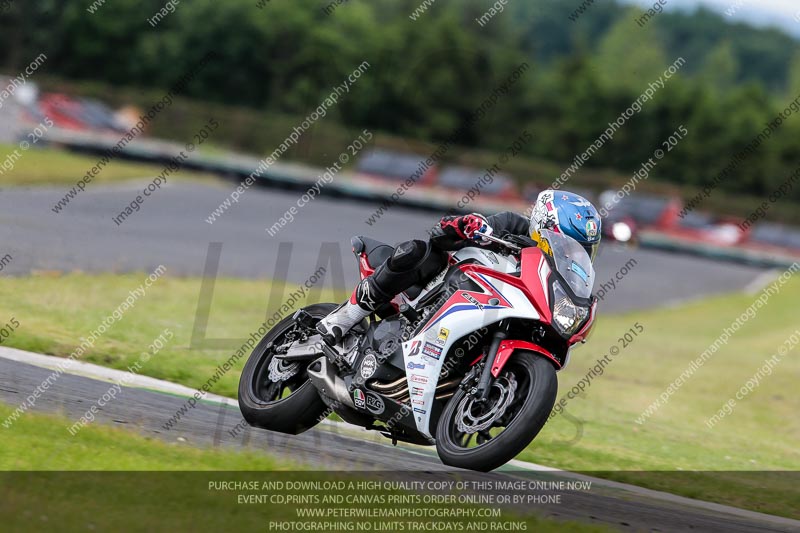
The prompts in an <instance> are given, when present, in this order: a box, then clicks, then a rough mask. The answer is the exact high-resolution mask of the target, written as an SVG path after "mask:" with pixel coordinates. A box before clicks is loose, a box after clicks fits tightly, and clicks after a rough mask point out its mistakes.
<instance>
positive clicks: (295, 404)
mask: <svg viewBox="0 0 800 533" xmlns="http://www.w3.org/2000/svg"><path fill="white" fill-rule="evenodd" d="M335 308H336V304H315V305H311V306H308V307H306V308H304V309H305V311H306V312H308V313H309V314H310V315H311V316H312V317H314V318H315V319H321V318H322V317H324V316H326V315H327V314H328V313H330V312H331V311H333V310H334V309H335ZM300 334H301V332H300V331H299V329H298V327H297V325H296V324H295V323H294V321H293V320H292V317H286V318H284V319H283V320H281V321H280V322H279V323H278V324H276V325H275V327H274V328H272V329H271V330H270V331H269V332H268V333H267V334H266V335H265V336H264V338H263V339H261V342H259V343H258V345H257V346H256V347H255V349H254V350H253V353H252V354H251V355H250V358H249V359H248V360H247V363H246V364H245V365H244V369H243V370H242V376H241V377H240V378H239V409H240V410H241V411H242V416H243V417H244V419H245V420H247V422H248V423H249V424H250V425H251V426H256V427H260V428H264V429H268V430H271V431H279V432H281V433H289V434H292V435H297V434H298V433H302V432H303V431H305V430H307V429H309V428H311V427H313V426H315V425H316V424H317V423H318V422H320V417H321V416H322V414H323V413H324V412H325V409H326V406H325V403H324V402H323V401H322V399H321V398H320V396H319V393H317V389H316V388H314V386H313V385H312V384H311V382H310V381H309V379H308V374H307V372H306V367H307V365H308V363H299V362H298V363H286V362H285V361H283V360H281V359H280V358H276V357H275V351H276V349H277V348H279V347H280V346H281V345H285V344H286V343H289V342H291V341H292V340H296V339H297V338H298V336H299V335H300Z"/></svg>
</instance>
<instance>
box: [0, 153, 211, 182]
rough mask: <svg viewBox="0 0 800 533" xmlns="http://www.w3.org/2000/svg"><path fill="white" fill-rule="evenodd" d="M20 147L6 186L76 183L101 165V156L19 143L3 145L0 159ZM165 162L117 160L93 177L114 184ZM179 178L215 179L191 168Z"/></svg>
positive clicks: (150, 172) (145, 173)
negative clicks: (38, 147)
mask: <svg viewBox="0 0 800 533" xmlns="http://www.w3.org/2000/svg"><path fill="white" fill-rule="evenodd" d="M15 149H17V150H18V154H19V156H20V157H19V158H18V159H16V158H15V159H16V162H15V163H14V166H13V168H12V169H11V170H9V171H8V172H6V173H4V174H3V183H4V184H5V185H25V186H38V185H61V184H63V185H75V183H76V182H77V181H78V180H80V179H81V178H82V177H83V176H84V175H85V174H86V172H88V171H89V170H91V169H92V167H93V166H95V165H96V164H97V161H98V159H99V158H98V156H86V155H78V154H74V153H71V152H64V151H61V150H50V149H42V150H36V149H30V150H28V151H25V152H23V151H21V150H19V148H17V147H16V146H11V145H8V144H0V161H5V160H6V158H7V157H9V156H10V155H12V154H13V153H14V150H15ZM163 169H164V168H163V165H150V164H144V163H132V162H130V161H125V160H121V159H115V160H113V161H112V162H110V163H109V164H108V165H107V166H105V167H103V169H102V171H101V172H100V173H99V174H97V176H96V177H95V178H93V180H92V183H106V184H108V183H114V182H119V181H124V180H130V179H140V178H147V177H152V176H156V175H158V174H160V173H161V171H162V170H163ZM176 178H193V179H194V178H208V179H210V178H212V175H211V174H203V173H198V172H193V171H190V170H185V169H184V170H181V172H180V173H179V174H177V175H176Z"/></svg>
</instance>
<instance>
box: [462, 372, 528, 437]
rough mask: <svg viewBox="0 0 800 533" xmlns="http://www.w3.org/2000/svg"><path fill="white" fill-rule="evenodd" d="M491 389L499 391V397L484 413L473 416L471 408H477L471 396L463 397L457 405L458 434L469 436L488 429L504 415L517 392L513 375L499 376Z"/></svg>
mask: <svg viewBox="0 0 800 533" xmlns="http://www.w3.org/2000/svg"><path fill="white" fill-rule="evenodd" d="M492 389H499V396H498V397H497V401H496V402H495V403H494V405H492V408H491V409H489V410H488V411H486V412H484V413H481V414H478V415H475V414H473V408H475V407H478V406H476V405H475V398H473V397H472V396H464V398H463V399H462V400H461V401H460V402H459V403H458V407H456V428H457V429H458V430H459V431H460V432H462V433H468V434H469V433H477V432H478V431H483V430H485V429H488V428H490V427H492V424H494V423H495V422H496V421H497V420H498V419H500V418H501V417H502V416H503V415H504V414H505V413H506V410H507V409H508V406H509V405H511V402H513V401H514V395H515V394H516V392H517V380H516V378H515V377H514V374H512V373H511V372H506V373H505V374H503V375H502V376H500V377H499V378H498V379H497V380H495V382H494V383H493V384H492ZM479 410H480V409H479Z"/></svg>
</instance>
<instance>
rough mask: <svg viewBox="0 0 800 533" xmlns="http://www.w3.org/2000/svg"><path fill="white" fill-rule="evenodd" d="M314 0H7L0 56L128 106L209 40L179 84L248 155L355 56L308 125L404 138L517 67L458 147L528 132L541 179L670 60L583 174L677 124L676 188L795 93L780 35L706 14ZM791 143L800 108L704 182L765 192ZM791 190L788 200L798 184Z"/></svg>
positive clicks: (779, 176)
mask: <svg viewBox="0 0 800 533" xmlns="http://www.w3.org/2000/svg"><path fill="white" fill-rule="evenodd" d="M329 3H330V2H328V1H325V0H322V1H315V0H270V1H269V2H265V4H264V7H263V8H259V7H257V5H256V4H257V1H256V0H225V2H214V1H210V0H197V1H191V2H190V1H187V0H184V1H183V2H181V3H180V4H178V5H177V10H176V12H175V13H173V14H171V15H169V16H167V17H166V18H165V19H164V20H163V21H162V22H161V23H160V24H159V25H158V26H157V27H156V28H153V27H151V26H150V25H149V24H148V23H147V18H150V17H152V16H153V15H154V14H155V13H156V12H157V11H158V10H159V9H160V8H161V7H163V5H164V1H163V0H108V1H107V2H106V3H105V4H104V5H102V6H101V7H100V8H99V9H98V10H97V12H96V13H94V14H90V13H89V12H88V11H87V7H88V6H89V5H90V4H91V2H90V1H89V0H79V1H67V0H37V2H22V1H21V0H17V1H16V2H14V3H13V4H12V6H11V8H10V9H9V10H8V11H7V12H5V13H3V14H2V15H0V65H2V68H3V70H4V71H6V72H7V73H16V72H20V71H21V70H22V69H24V67H25V66H26V65H27V64H28V63H29V62H30V61H31V60H32V59H33V58H34V57H36V56H37V55H38V54H39V53H42V52H44V53H46V54H47V56H48V60H47V62H46V64H45V66H44V68H43V69H42V71H40V72H39V73H37V74H36V78H37V81H40V82H42V85H43V86H44V87H48V88H58V87H72V88H75V87H80V88H81V90H82V92H83V93H88V94H94V95H95V96H100V97H102V98H104V99H105V100H106V101H110V102H112V103H117V104H122V103H125V101H122V100H123V99H127V101H131V100H132V101H134V103H137V104H139V105H142V106H143V107H144V106H145V105H146V104H147V102H148V101H149V102H153V101H154V100H155V99H156V98H158V97H159V95H160V94H163V92H164V91H165V90H166V89H167V88H168V87H170V86H171V85H172V84H173V83H175V82H176V81H177V80H178V79H179V78H180V77H181V76H182V75H183V74H184V73H186V72H188V71H190V70H192V68H193V66H194V65H195V64H197V63H198V62H199V61H200V60H201V58H203V56H204V55H205V54H207V53H208V52H209V51H212V50H213V51H214V52H215V54H216V59H215V60H214V61H213V62H212V63H210V64H208V65H207V66H206V67H205V68H203V69H202V70H201V71H200V72H198V74H197V76H196V77H195V78H194V79H193V80H192V82H191V83H190V84H189V85H188V87H187V88H186V90H185V92H184V96H185V97H186V98H187V99H190V100H191V101H194V102H195V104H194V105H195V106H196V102H197V101H202V102H204V103H203V107H204V108H206V109H216V110H221V111H224V112H225V113H226V116H227V117H228V118H229V119H230V120H228V121H227V122H228V123H227V124H226V125H225V128H224V129H223V131H224V132H225V135H226V143H227V144H228V145H229V146H230V147H234V148H240V149H246V150H249V151H258V152H259V153H264V152H267V151H271V150H272V149H273V148H274V146H275V145H276V143H277V142H279V141H280V139H282V138H283V137H285V136H286V134H287V133H288V132H289V131H290V130H291V127H292V125H293V124H296V123H297V122H296V121H297V118H298V117H300V118H302V117H303V116H305V115H306V114H307V113H308V112H309V111H310V110H311V109H313V108H315V107H316V106H317V105H318V104H319V103H320V102H321V100H322V99H324V97H325V96H326V95H327V94H329V93H330V91H331V89H332V87H333V86H335V85H338V84H340V83H342V81H343V80H344V79H345V78H346V76H347V75H348V74H349V73H350V72H352V71H353V69H354V68H356V67H357V66H358V65H359V64H360V63H361V62H363V61H368V62H369V63H370V65H371V68H370V69H369V70H368V71H367V73H365V74H364V75H363V76H362V77H361V79H360V80H359V81H358V82H357V83H356V84H355V85H354V87H353V88H352V91H351V93H350V94H349V95H348V96H347V97H346V98H343V99H342V100H341V102H340V104H339V105H338V106H336V107H335V109H333V110H332V111H331V113H330V114H329V115H328V116H327V117H326V118H325V120H324V123H325V126H324V127H325V128H327V129H328V130H329V131H334V130H339V129H341V130H342V131H347V129H350V128H362V127H368V128H370V129H373V130H375V131H378V132H383V133H384V134H387V135H390V136H394V137H397V138H403V139H408V140H409V142H411V143H412V145H413V142H415V141H419V142H427V143H430V142H436V141H440V140H443V139H446V138H448V137H449V136H450V135H451V134H452V132H453V131H454V130H457V129H458V128H459V127H460V125H461V124H464V123H465V121H466V120H467V118H468V116H469V114H470V112H471V111H472V110H473V109H475V107H476V106H478V105H480V103H481V102H482V101H483V100H484V99H485V98H486V97H487V96H489V95H490V94H491V93H492V91H493V90H494V88H495V87H497V86H498V84H500V83H501V82H502V81H503V80H504V79H505V78H506V77H507V76H508V75H509V74H510V73H511V72H513V71H514V69H515V68H516V67H517V65H519V64H520V63H522V62H528V63H529V65H530V68H529V69H528V70H527V72H526V73H525V74H524V75H523V77H522V79H521V80H520V81H519V82H518V83H517V84H515V85H514V86H513V87H512V88H511V90H510V91H509V94H508V95H506V96H505V97H501V98H500V100H499V101H498V104H497V106H496V108H495V109H494V111H493V112H492V114H491V116H487V117H486V118H485V119H484V120H481V121H479V122H477V123H475V124H473V125H472V126H471V127H470V128H468V129H466V131H465V132H464V135H463V136H462V137H461V138H460V139H459V144H460V145H461V146H463V147H465V148H469V149H477V148H479V149H483V150H495V149H503V148H505V147H506V146H507V145H508V144H509V143H510V142H512V141H513V140H514V139H515V138H516V137H517V135H519V133H520V132H521V131H522V130H525V129H527V130H528V131H529V132H531V133H532V134H533V137H534V140H535V142H533V143H530V144H528V145H527V146H526V147H525V149H526V150H527V154H526V155H528V156H530V157H531V158H532V160H534V161H541V162H542V166H541V168H542V169H546V171H547V172H549V173H551V175H550V176H538V179H539V180H540V181H544V182H549V181H550V180H552V179H553V178H554V177H555V175H554V174H555V173H560V171H561V170H563V169H564V168H565V167H566V166H567V165H568V164H569V163H570V162H571V161H572V159H573V158H574V157H575V155H576V154H578V153H581V152H583V151H584V150H585V149H586V147H587V146H588V145H589V144H591V143H592V142H593V141H594V140H595V139H596V138H597V137H598V135H599V134H600V133H602V131H603V130H604V129H605V128H606V127H607V123H608V122H610V121H612V120H615V119H616V117H618V116H619V114H620V113H621V112H622V111H623V110H625V109H626V108H627V107H628V106H629V105H630V104H631V102H633V100H635V99H636V98H637V97H638V96H639V95H640V94H641V93H642V91H644V89H645V88H646V87H647V85H648V83H650V82H654V81H655V80H657V79H658V77H659V76H660V75H661V74H662V73H663V71H664V69H665V68H667V67H668V66H669V65H670V64H672V63H673V62H674V61H675V60H676V59H677V58H678V57H679V56H680V57H683V58H684V59H685V60H686V64H685V65H684V67H683V68H682V69H681V71H680V74H679V75H678V76H676V77H674V78H673V79H671V80H670V81H668V82H667V85H666V87H665V88H664V89H663V90H661V91H659V92H658V93H657V95H656V97H655V99H654V100H652V101H650V102H648V103H647V104H645V107H644V109H643V111H642V112H641V113H640V114H639V115H637V116H636V117H634V118H633V119H631V120H630V121H629V122H628V123H627V124H626V125H625V126H624V127H623V128H622V129H621V130H620V131H619V132H618V133H617V134H616V136H615V137H614V140H613V142H611V143H609V144H607V145H606V146H604V147H603V148H602V149H601V150H599V151H598V152H597V153H596V154H595V155H594V156H593V157H592V158H591V160H590V161H589V162H588V163H587V169H595V170H597V169H614V170H616V171H621V172H631V171H634V170H636V169H637V168H638V167H639V166H640V165H641V164H642V162H643V161H645V160H647V159H648V158H649V157H650V156H651V155H652V153H653V150H655V149H656V148H658V147H659V146H660V144H661V142H662V141H664V140H665V139H666V138H667V137H668V136H669V135H670V134H672V133H673V131H675V129H676V128H677V127H678V126H679V125H681V124H684V125H685V126H686V127H687V128H688V129H689V138H688V139H687V140H686V141H685V142H681V143H680V144H679V146H678V148H677V149H676V150H674V151H673V152H671V153H670V154H669V156H668V157H667V158H665V159H664V160H663V161H662V162H661V163H660V164H659V167H658V178H659V179H660V180H662V181H665V182H667V183H671V184H676V185H679V186H682V187H686V188H688V189H694V188H698V187H702V186H703V185H705V184H708V183H710V182H711V180H712V179H713V178H714V176H715V175H716V174H717V173H718V172H720V171H721V170H722V169H723V168H725V167H726V166H727V165H728V164H729V163H730V161H731V159H732V157H733V155H734V154H735V153H737V152H738V151H739V150H740V149H742V148H743V147H744V146H745V145H747V144H748V143H749V142H751V141H752V140H753V139H754V138H755V137H756V136H757V135H758V133H759V132H760V131H762V130H763V129H764V128H765V127H766V125H767V123H768V122H770V121H772V120H773V119H774V118H775V117H776V115H777V113H778V112H779V111H781V110H783V109H784V108H785V107H786V106H787V105H788V104H789V103H790V102H791V101H793V100H794V99H795V98H796V97H797V96H798V95H800V46H798V44H799V43H798V42H797V41H796V40H794V39H793V38H792V37H790V36H788V35H786V34H784V33H781V32H779V31H777V30H773V29H757V28H753V27H749V26H746V25H742V24H731V23H730V22H729V21H726V20H724V17H722V16H720V15H717V14H714V13H711V12H709V11H704V10H700V11H698V12H695V13H691V14H690V13H662V14H660V15H658V16H657V17H655V18H654V19H652V20H651V21H650V22H648V24H647V25H646V26H645V27H639V26H638V25H637V24H636V19H637V18H638V17H639V16H641V14H642V10H641V9H639V8H636V7H631V6H629V5H623V4H619V3H616V2H614V1H608V2H598V3H595V4H593V5H592V6H591V7H590V8H589V10H588V11H587V12H585V13H584V14H583V15H582V16H581V17H580V18H579V19H578V20H577V21H576V22H573V21H571V20H570V19H569V15H570V14H571V13H572V12H573V10H574V9H575V8H576V7H577V5H578V4H579V2H578V0H567V1H558V2H556V1H550V0H547V1H534V2H529V1H522V0H518V1H511V2H509V3H508V5H507V6H506V9H505V12H503V13H500V14H498V15H496V16H495V17H493V18H492V19H491V20H490V21H489V22H488V23H486V24H485V26H484V27H481V26H479V25H478V23H477V22H476V20H475V19H476V18H478V17H480V16H481V15H482V14H483V13H484V12H485V11H486V9H487V8H488V6H489V4H488V3H486V2H481V1H478V0H439V1H438V2H436V3H435V4H434V5H433V6H432V7H431V8H430V9H429V10H428V12H426V13H424V14H423V15H421V16H420V17H419V19H418V20H417V21H412V20H410V18H409V16H408V15H409V14H410V13H412V12H413V11H414V9H415V8H416V7H418V6H419V1H418V0H369V1H367V0H349V1H347V2H345V3H343V4H341V5H338V6H337V7H336V8H335V10H334V11H333V12H332V13H331V14H326V12H325V10H324V8H325V6H326V5H328V4H329ZM110 86H113V87H114V88H115V89H114V91H109V87H110ZM111 93H113V94H111ZM148 98H149V100H148ZM191 109H192V107H191V106H190V104H189V103H184V104H176V106H175V109H174V110H173V111H172V115H170V116H171V117H172V118H171V120H170V121H169V123H167V124H163V123H162V124H161V125H160V126H158V127H159V128H161V129H162V131H160V132H159V131H156V132H154V133H161V134H163V135H165V136H167V137H171V136H172V137H174V136H175V132H174V131H171V129H174V128H177V127H180V126H179V125H180V124H183V123H184V119H185V122H191V120H193V117H194V114H193V113H192V111H191ZM799 115H800V114H799ZM162 122H163V121H162ZM798 137H800V116H792V117H790V118H789V119H787V120H785V121H784V123H783V125H782V126H781V128H780V129H779V131H778V132H776V133H775V134H774V135H773V136H772V138H771V139H770V140H769V141H768V142H766V143H764V144H763V145H762V146H761V147H760V148H759V149H758V151H757V152H756V153H754V154H753V155H752V156H750V157H749V158H748V159H747V160H746V161H745V162H743V163H742V164H741V165H740V166H739V167H738V168H737V169H736V170H735V172H734V174H733V175H732V177H731V178H730V179H728V180H725V181H724V182H723V183H721V184H720V188H722V189H724V190H727V191H729V192H731V193H734V194H747V195H755V196H759V195H768V194H769V193H770V192H772V191H773V190H774V189H775V187H776V186H777V185H778V184H779V183H781V182H782V181H784V180H785V179H786V177H787V176H788V175H789V174H791V173H792V172H793V171H794V170H795V168H797V166H798V164H800V146H798V143H797V139H798ZM349 139H350V137H349V136H347V135H342V136H341V143H343V144H340V145H339V146H337V147H335V148H334V147H333V146H331V147H330V148H331V150H328V149H327V147H326V149H325V150H323V152H325V153H327V154H330V153H332V152H333V150H334V149H335V150H336V151H337V152H338V150H341V149H342V148H343V147H344V146H345V145H346V143H347V141H348V140H349ZM332 144H336V143H332ZM543 171H544V170H543ZM598 172H599V171H598ZM792 195H793V198H794V199H800V189H795V190H794V191H792Z"/></svg>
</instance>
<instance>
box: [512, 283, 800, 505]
mask: <svg viewBox="0 0 800 533" xmlns="http://www.w3.org/2000/svg"><path fill="white" fill-rule="evenodd" d="M755 298H756V296H748V295H744V294H736V295H729V296H723V297H717V298H713V299H710V300H707V301H700V302H696V303H691V304H687V305H684V306H681V307H679V308H674V309H668V310H656V311H649V312H638V313H634V314H626V315H618V316H608V315H606V316H604V315H603V314H602V311H601V313H600V318H599V323H598V325H597V328H596V330H595V331H594V332H593V334H592V336H591V339H590V340H589V342H588V344H587V345H586V346H584V347H582V348H580V349H579V350H576V351H575V353H574V354H573V357H572V362H571V364H570V367H569V368H568V369H567V370H565V371H564V372H562V373H561V374H560V376H559V399H560V398H561V395H563V394H566V393H567V391H568V390H569V389H570V388H571V387H572V386H574V385H575V384H577V382H578V381H579V380H580V379H581V378H582V377H584V376H585V375H586V373H587V372H588V371H589V370H590V369H591V368H592V366H594V365H595V363H596V360H597V358H599V357H602V356H603V355H604V354H606V353H608V350H609V348H610V347H611V346H614V345H619V344H620V343H619V341H618V339H619V337H620V336H621V335H623V334H624V333H625V332H626V331H628V330H629V328H631V327H632V326H633V323H634V322H637V321H638V322H640V323H641V324H642V325H643V326H644V327H645V331H644V332H643V333H642V334H640V335H639V336H638V337H636V339H635V340H634V342H633V343H632V344H630V345H629V346H628V347H627V348H626V349H624V350H622V351H621V352H620V354H619V355H617V356H616V357H615V358H614V359H613V360H612V362H611V363H610V364H609V365H608V366H607V367H606V369H605V372H604V374H603V375H602V376H600V377H596V378H594V380H593V382H592V385H591V386H590V387H589V388H587V389H586V391H585V392H584V393H582V394H581V395H579V396H578V397H576V398H574V399H572V400H568V401H569V403H568V404H567V406H566V410H567V412H568V413H569V415H571V416H567V417H563V416H557V417H556V418H554V419H553V420H551V422H550V423H548V425H547V426H546V427H545V429H544V430H543V431H542V433H541V434H540V435H539V437H538V438H537V439H536V441H535V442H534V444H533V445H532V446H530V447H529V448H528V449H527V450H525V452H523V453H522V454H521V455H520V458H521V459H525V460H529V461H534V462H539V463H543V464H547V465H550V466H556V467H562V468H567V469H570V470H603V471H618V472H604V473H603V474H602V475H603V476H604V477H610V478H613V479H617V480H620V481H629V482H632V483H635V484H639V485H644V486H648V487H652V488H656V489H661V490H668V491H673V492H678V493H680V494H684V495H687V496H690V497H696V498H701V499H708V500H714V501H719V502H722V503H729V504H733V505H739V506H743V507H748V508H751V509H756V510H761V511H765V512H772V513H776V514H782V515H787V516H789V515H791V516H794V517H800V514H798V509H800V495H798V493H797V488H796V481H797V479H798V477H797V476H796V475H795V476H794V477H793V481H794V483H792V479H790V478H789V477H788V476H786V475H781V474H773V475H763V476H762V475H761V474H760V473H759V472H761V471H767V470H775V471H795V472H796V471H798V470H800V451H798V448H797V443H798V442H800V418H799V417H798V416H797V413H798V411H800V400H798V396H797V394H796V387H797V375H798V374H800V359H798V355H800V346H798V347H796V348H795V349H794V351H790V352H789V353H788V354H787V355H786V356H784V357H783V358H782V359H781V362H780V364H779V365H778V366H777V367H776V368H774V369H773V373H772V375H770V376H767V377H765V378H764V379H762V383H761V385H760V386H759V387H757V388H756V389H755V390H754V391H753V392H752V393H751V394H749V395H748V396H747V397H745V398H744V399H742V400H737V406H736V408H735V410H734V411H733V412H732V414H730V415H727V416H725V417H724V418H723V419H722V420H721V421H720V422H718V423H717V424H715V425H714V426H713V427H712V428H709V427H707V426H706V424H705V422H706V420H708V419H709V418H710V417H712V416H714V415H715V414H716V413H717V411H718V410H719V409H720V408H721V407H722V405H723V403H725V402H726V401H727V400H728V399H729V398H731V397H734V396H735V394H736V392H737V391H738V390H739V388H740V387H741V386H742V385H744V384H745V382H747V380H748V379H749V378H751V377H752V376H753V375H754V374H755V373H756V372H757V371H758V369H759V368H761V367H762V365H763V364H764V360H765V359H767V358H768V357H770V356H772V355H773V354H775V353H777V351H778V349H779V348H780V346H781V344H782V343H783V342H784V341H785V340H786V339H787V338H788V337H790V336H791V335H792V334H793V333H794V332H795V331H797V330H798V329H800V323H798V321H797V307H796V302H797V299H798V298H800V281H798V280H792V281H791V282H790V283H789V284H787V285H784V286H783V287H782V289H781V292H780V293H779V294H777V295H775V296H772V297H771V298H770V300H769V302H768V303H767V305H766V306H764V307H762V308H761V309H760V310H759V311H758V314H757V315H756V317H755V318H754V319H751V320H749V321H747V322H746V323H745V324H744V326H743V327H741V328H740V329H739V330H738V332H737V333H735V334H734V336H732V337H731V338H730V340H729V341H728V344H727V345H725V346H723V347H721V348H720V349H719V350H718V351H717V352H716V354H714V356H713V357H712V358H711V359H710V360H709V361H708V362H706V363H705V365H703V366H702V367H701V368H700V369H698V370H697V371H696V372H695V374H694V375H693V376H692V377H691V378H689V379H688V381H686V382H685V384H684V385H683V386H682V387H681V388H680V389H678V390H677V392H675V393H674V394H673V395H672V396H671V398H670V399H669V401H668V403H667V404H666V405H664V406H662V407H660V409H659V410H658V411H657V412H656V413H655V414H654V415H653V416H652V417H650V418H649V419H646V421H645V422H644V423H643V424H638V423H637V422H636V420H637V419H638V418H639V417H640V415H641V414H642V412H643V411H644V410H645V409H646V408H647V407H648V406H649V405H650V404H651V402H653V401H655V400H656V399H657V398H658V397H659V396H660V395H661V394H662V393H663V392H664V391H665V390H666V389H667V387H668V386H669V384H670V383H672V382H673V381H674V380H675V379H676V378H678V376H679V375H680V374H681V372H683V371H684V370H685V369H686V368H687V367H688V366H689V364H690V362H691V361H692V360H694V359H695V358H697V357H698V356H699V355H700V354H701V353H702V352H703V351H704V350H705V349H706V348H708V346H709V345H710V344H712V343H713V342H714V341H715V340H716V339H717V337H719V335H720V334H721V333H722V332H723V329H724V328H725V327H729V326H730V325H731V323H732V322H733V321H735V320H736V318H737V317H738V316H739V315H740V314H741V313H742V312H743V311H744V310H745V309H746V308H747V307H748V306H750V305H751V304H752V303H753V301H754V300H755ZM572 417H574V418H577V419H580V420H582V421H583V423H582V431H583V435H582V436H581V437H579V438H578V437H576V434H577V431H578V430H577V427H578V426H577V425H576V423H575V422H574V421H570V418H572ZM573 439H577V443H576V444H574V445H567V446H565V445H564V444H563V442H564V441H566V440H573ZM625 471H628V472H625ZM635 471H648V472H641V473H640V472H635ZM658 471H672V472H671V473H666V472H658ZM675 471H678V472H679V473H675ZM681 471H683V472H684V473H680V472H681ZM690 471H697V472H700V473H697V474H690V473H689V472H690ZM704 471H718V472H720V473H709V474H703V473H702V472H704Z"/></svg>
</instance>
